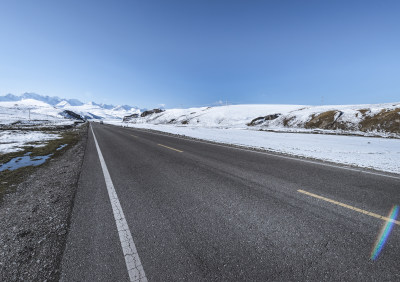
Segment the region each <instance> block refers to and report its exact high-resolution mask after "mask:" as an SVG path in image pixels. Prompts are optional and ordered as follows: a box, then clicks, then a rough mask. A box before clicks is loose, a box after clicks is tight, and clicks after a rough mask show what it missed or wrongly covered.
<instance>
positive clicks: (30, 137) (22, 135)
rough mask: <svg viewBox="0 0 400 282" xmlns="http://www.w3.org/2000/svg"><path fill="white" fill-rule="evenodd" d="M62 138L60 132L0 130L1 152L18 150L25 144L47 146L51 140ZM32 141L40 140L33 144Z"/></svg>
mask: <svg viewBox="0 0 400 282" xmlns="http://www.w3.org/2000/svg"><path fill="white" fill-rule="evenodd" d="M58 138H61V136H60V135H59V134H55V133H45V132H41V131H30V130H3V131H0V154H6V153H11V152H18V151H22V150H24V147H25V146H33V147H41V146H45V145H46V142H47V141H49V140H54V139H58ZM32 142H39V143H35V144H32Z"/></svg>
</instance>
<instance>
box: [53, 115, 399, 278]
mask: <svg viewBox="0 0 400 282" xmlns="http://www.w3.org/2000/svg"><path fill="white" fill-rule="evenodd" d="M92 126H93V131H94V133H95V136H96V139H97V142H98V146H99V148H100V150H101V153H102V156H103V157H104V161H105V163H106V165H107V168H108V171H109V175H110V178H111V180H112V183H113V186H114V188H115V192H116V194H117V195H118V199H119V202H120V207H121V208H122V210H123V213H124V215H125V219H126V223H127V225H128V226H129V228H128V229H129V230H130V232H131V234H132V238H133V241H134V245H135V246H136V249H137V254H138V256H139V257H140V261H141V265H142V267H143V270H144V272H145V275H146V277H147V279H148V281H180V280H183V281H269V280H273V281H277V280H279V281H293V280H302V281H303V280H312V281H322V280H336V281H337V280H346V281H349V280H352V281H355V280H357V281H389V280H391V281H394V280H397V281H399V280H400V266H399V262H400V226H399V225H398V223H399V222H397V224H396V223H394V224H393V226H394V228H393V230H392V232H391V233H390V235H389V238H388V240H387V242H386V244H385V245H384V247H383V249H382V252H381V253H380V255H379V257H378V258H377V259H376V260H374V261H372V260H371V259H370V256H371V250H372V249H373V247H374V244H375V242H376V240H377V238H378V236H379V234H380V231H381V229H382V227H383V226H384V225H385V224H386V223H387V221H385V220H384V219H382V218H378V217H379V216H380V215H381V216H385V217H386V216H388V213H389V212H390V210H391V209H392V207H393V206H394V205H398V204H400V177H399V178H393V177H386V176H383V175H375V174H370V173H364V172H360V171H353V170H348V169H345V168H341V167H334V166H325V165H323V164H321V163H318V162H316V163H311V162H304V161H301V160H298V159H292V158H285V157H282V156H279V155H276V156H274V155H267V154H262V153H259V152H253V151H247V150H239V149H235V148H231V147H229V146H217V145H213V144H209V143H207V142H204V143H203V142H195V141H191V140H187V139H182V138H177V137H171V136H168V135H164V134H155V133H153V132H146V131H143V130H138V129H132V128H129V129H128V128H122V127H116V126H111V125H100V124H95V123H92ZM107 189H108V186H106V181H105V178H104V174H103V170H102V166H101V162H100V159H99V155H98V152H97V149H96V145H95V141H94V137H93V134H92V132H90V133H89V137H88V144H87V149H86V153H85V159H84V164H83V170H82V173H81V176H80V181H79V187H78V191H77V194H76V198H75V204H74V208H73V214H72V218H71V228H70V231H69V234H68V242H67V246H66V250H65V252H64V257H63V261H62V274H61V279H62V280H63V281H129V279H130V278H129V276H128V268H127V265H126V260H125V259H124V252H123V247H121V241H120V237H119V233H118V230H119V229H118V230H117V224H116V221H115V218H114V215H113V207H112V205H111V202H113V201H111V202H110V198H109V194H108V192H107V191H108V190H107ZM299 190H301V191H299ZM306 193H312V194H306ZM319 196H320V197H324V199H321V198H318V197H319ZM122 245H124V244H122Z"/></svg>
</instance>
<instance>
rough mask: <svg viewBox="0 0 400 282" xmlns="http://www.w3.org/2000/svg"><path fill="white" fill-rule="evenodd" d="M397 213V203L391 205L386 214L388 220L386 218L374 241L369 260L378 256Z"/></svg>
mask: <svg viewBox="0 0 400 282" xmlns="http://www.w3.org/2000/svg"><path fill="white" fill-rule="evenodd" d="M398 214H399V206H397V205H396V206H393V208H392V209H391V211H390V213H389V216H388V217H389V220H387V221H386V223H385V224H384V225H383V227H382V230H381V232H380V233H379V236H378V239H377V240H376V242H375V246H374V248H373V249H372V252H371V260H376V259H377V258H378V256H379V254H380V252H381V251H382V249H383V247H384V246H385V243H386V241H387V239H388V237H389V234H390V231H392V229H393V226H394V221H395V220H396V218H397V215H398Z"/></svg>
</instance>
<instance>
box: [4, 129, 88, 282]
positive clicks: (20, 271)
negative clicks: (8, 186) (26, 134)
mask: <svg viewBox="0 0 400 282" xmlns="http://www.w3.org/2000/svg"><path fill="white" fill-rule="evenodd" d="M87 128H88V127H87V126H82V127H81V128H80V129H79V138H78V141H77V142H76V144H75V145H73V146H71V147H69V146H68V147H69V148H68V149H67V148H66V150H65V151H64V153H63V154H59V155H57V156H56V155H55V156H54V157H53V158H52V159H51V160H50V161H48V162H47V163H45V164H43V165H42V166H40V167H38V168H35V169H34V170H32V171H29V176H26V175H25V176H24V179H25V180H24V181H23V182H21V183H20V184H18V185H17V186H16V187H14V188H13V189H12V191H11V192H9V193H7V194H5V195H4V196H3V198H2V201H1V202H0V281H57V280H58V277H59V267H60V261H61V257H62V253H63V251H64V247H65V240H66V235H67V231H68V225H69V219H70V214H71V210H72V205H73V199H74V195H75V191H76V187H77V182H78V179H79V175H80V170H81V166H82V160H83V156H84V153H85V148H86V140H87V132H88V130H87Z"/></svg>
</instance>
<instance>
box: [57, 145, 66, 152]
mask: <svg viewBox="0 0 400 282" xmlns="http://www.w3.org/2000/svg"><path fill="white" fill-rule="evenodd" d="M67 145H68V144H64V145H60V147H58V148H57V151H60V150H61V149H62V148H64V147H66V146H67Z"/></svg>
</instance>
